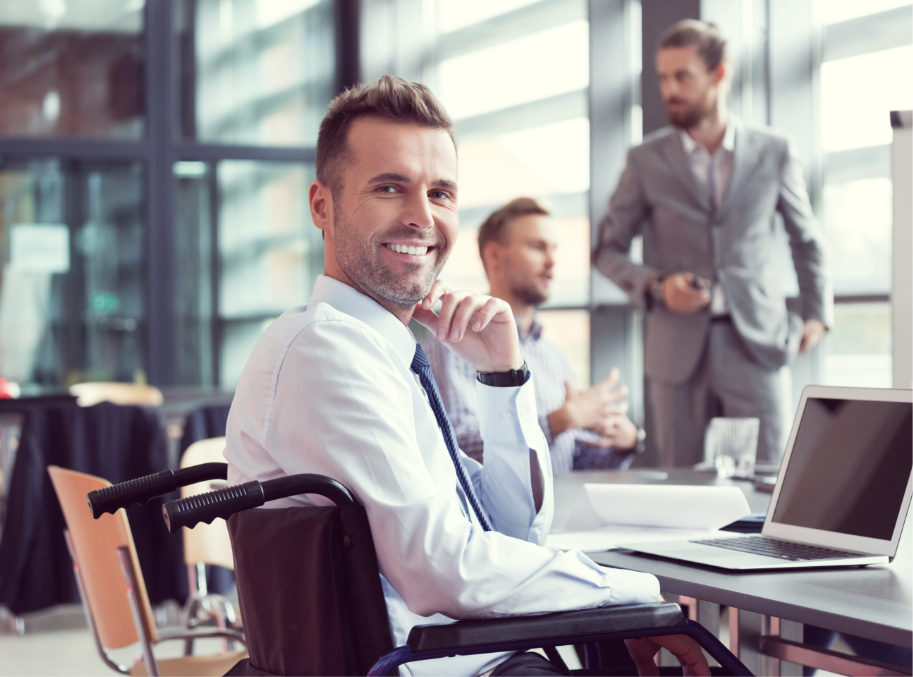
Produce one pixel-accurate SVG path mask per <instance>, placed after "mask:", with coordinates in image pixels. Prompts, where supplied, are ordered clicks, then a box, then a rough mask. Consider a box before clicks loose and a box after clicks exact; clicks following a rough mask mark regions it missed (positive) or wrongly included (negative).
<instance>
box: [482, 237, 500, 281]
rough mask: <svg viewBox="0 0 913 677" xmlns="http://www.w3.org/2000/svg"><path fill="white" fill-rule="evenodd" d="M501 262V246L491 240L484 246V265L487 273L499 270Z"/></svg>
mask: <svg viewBox="0 0 913 677" xmlns="http://www.w3.org/2000/svg"><path fill="white" fill-rule="evenodd" d="M500 261H501V245H499V244H498V243H497V242H495V241H494V240H489V241H488V242H486V243H485V244H484V245H483V246H482V265H483V266H484V267H485V271H486V272H488V273H490V272H491V271H492V270H493V269H494V268H497V266H498V264H499V263H500Z"/></svg>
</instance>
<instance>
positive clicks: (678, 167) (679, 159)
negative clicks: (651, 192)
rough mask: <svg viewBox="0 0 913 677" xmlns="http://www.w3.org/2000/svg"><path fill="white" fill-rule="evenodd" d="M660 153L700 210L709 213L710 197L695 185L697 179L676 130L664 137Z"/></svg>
mask: <svg viewBox="0 0 913 677" xmlns="http://www.w3.org/2000/svg"><path fill="white" fill-rule="evenodd" d="M662 152H663V154H664V155H665V156H666V159H667V160H668V161H669V164H670V165H672V169H673V172H672V173H673V174H674V175H675V176H676V177H677V178H678V179H679V181H681V182H682V183H683V184H684V185H685V187H686V188H688V192H689V193H691V195H692V196H693V197H694V200H695V201H696V202H697V204H698V205H700V206H701V208H702V209H704V210H706V211H710V196H709V195H705V194H704V191H702V190H701V188H700V186H699V185H698V183H697V177H696V176H695V175H694V172H693V171H691V163H690V162H689V161H688V156H687V155H685V147H684V146H683V145H682V140H681V138H680V137H679V135H678V130H676V129H673V131H672V133H671V134H669V135H668V136H667V137H666V139H665V143H663V146H662Z"/></svg>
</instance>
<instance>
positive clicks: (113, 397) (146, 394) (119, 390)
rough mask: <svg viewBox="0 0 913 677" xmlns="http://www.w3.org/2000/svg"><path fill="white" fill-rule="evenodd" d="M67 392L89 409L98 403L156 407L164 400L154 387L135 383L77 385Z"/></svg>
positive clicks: (101, 382)
mask: <svg viewBox="0 0 913 677" xmlns="http://www.w3.org/2000/svg"><path fill="white" fill-rule="evenodd" d="M69 391H70V394H71V395H73V396H74V397H75V398H76V403H77V404H78V405H79V406H80V407H91V406H94V405H96V404H99V403H100V402H111V403H112V404H136V405H140V406H148V407H158V406H159V405H161V404H162V402H163V401H164V399H165V398H164V396H163V395H162V391H161V390H159V389H158V388H156V387H155V386H150V385H140V384H137V383H115V382H104V381H99V382H95V383H77V384H76V385H72V386H70V388H69Z"/></svg>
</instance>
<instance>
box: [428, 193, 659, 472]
mask: <svg viewBox="0 0 913 677" xmlns="http://www.w3.org/2000/svg"><path fill="white" fill-rule="evenodd" d="M558 246H559V242H558V234H557V233H556V232H555V224H554V223H553V222H552V219H551V216H550V215H549V212H548V210H547V209H545V207H543V206H542V205H541V204H539V203H538V202H536V201H535V200H533V199H532V198H529V197H518V198H516V199H514V200H511V201H510V202H508V203H507V204H506V205H504V206H503V207H501V208H500V209H497V210H495V211H494V212H492V213H491V214H490V215H489V216H488V218H487V219H485V221H484V222H483V223H482V225H481V226H480V227H479V256H480V257H481V259H482V264H483V266H484V268H485V276H486V277H487V278H488V284H489V285H490V292H489V293H490V294H491V295H492V296H494V297H496V298H499V299H504V300H505V301H507V302H508V303H509V304H510V308H511V310H512V311H513V314H514V318H515V319H516V321H517V329H518V330H519V336H520V349H521V350H522V351H523V356H524V357H525V358H526V360H527V362H528V363H529V366H530V370H531V371H533V372H534V373H535V374H536V379H535V382H534V384H535V391H536V408H537V409H538V412H539V426H540V427H541V428H542V432H544V433H545V437H546V439H547V440H548V443H549V450H550V452H551V457H552V470H553V471H554V472H570V471H571V470H591V469H596V468H623V467H627V465H629V464H630V462H631V460H633V458H634V453H633V452H634V451H635V450H636V449H638V448H639V446H640V443H641V440H642V433H641V432H640V431H639V430H638V429H637V426H635V425H634V423H633V422H632V421H631V419H629V418H628V416H627V414H626V413H625V412H626V411H627V402H626V401H625V398H626V397H627V388H626V387H625V386H622V385H620V384H619V372H618V370H617V369H613V370H612V371H611V372H610V373H609V375H608V376H607V377H606V379H605V380H604V381H602V382H601V383H597V384H596V385H594V386H592V387H590V388H585V389H584V388H578V387H577V386H576V384H575V381H576V378H575V375H574V370H573V368H572V367H571V363H570V361H569V360H568V358H567V355H565V353H564V351H563V350H562V349H561V348H559V347H558V346H557V345H555V344H554V343H552V342H551V341H549V340H548V339H547V338H545V337H543V336H542V325H541V324H540V323H539V321H538V317H537V312H536V309H537V308H538V307H539V306H540V305H542V304H543V303H545V302H546V301H547V300H548V297H549V294H550V293H551V284H552V278H553V274H554V267H555V251H556V250H557V248H558ZM425 350H426V351H427V353H428V359H429V360H430V362H431V369H432V371H433V372H434V377H435V379H436V381H437V383H438V387H439V388H440V390H441V399H442V400H443V402H444V407H445V408H446V409H447V415H448V417H449V418H450V422H451V423H452V424H453V427H454V430H455V431H456V436H457V441H458V442H459V445H460V448H461V449H462V450H463V451H465V452H466V453H467V454H468V455H470V456H471V457H472V458H474V459H476V460H477V461H479V462H482V460H483V457H484V454H483V452H484V444H483V441H482V436H481V434H480V429H479V419H478V402H477V398H476V387H475V381H476V370H475V368H474V367H473V366H472V365H471V364H469V363H468V362H466V361H465V360H463V359H462V358H460V357H459V356H458V355H456V354H455V353H454V352H453V351H452V350H449V349H448V348H447V347H446V345H445V344H443V343H441V342H439V341H436V340H434V339H432V340H430V341H429V342H428V343H426V344H425Z"/></svg>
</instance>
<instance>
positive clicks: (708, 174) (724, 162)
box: [678, 113, 736, 315]
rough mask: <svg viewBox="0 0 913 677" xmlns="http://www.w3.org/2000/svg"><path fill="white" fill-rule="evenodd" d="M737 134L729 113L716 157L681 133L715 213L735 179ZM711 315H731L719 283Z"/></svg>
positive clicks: (734, 122)
mask: <svg viewBox="0 0 913 677" xmlns="http://www.w3.org/2000/svg"><path fill="white" fill-rule="evenodd" d="M735 130H736V120H735V118H734V116H733V115H732V114H731V113H730V114H729V119H728V120H727V123H726V132H725V133H724V134H723V143H722V144H721V145H720V147H719V148H717V149H716V151H715V152H714V153H713V155H711V154H710V151H708V150H707V149H706V148H705V147H704V146H702V145H700V144H699V143H698V142H697V141H695V140H694V139H692V138H691V136H690V135H689V134H688V132H686V131H685V130H684V129H679V130H678V133H679V136H681V138H682V145H683V146H684V147H685V155H687V156H688V163H689V164H690V165H691V171H692V173H693V174H694V177H695V178H696V179H697V183H698V185H699V186H700V188H701V190H702V191H703V192H704V193H705V194H707V195H709V196H710V199H711V202H712V204H713V208H714V210H718V209H719V208H720V205H722V204H723V197H724V196H725V195H726V188H727V187H728V186H729V179H730V178H731V177H732V167H733V163H734V162H735ZM710 314H711V315H728V314H729V308H728V306H727V305H726V297H725V295H724V294H723V287H722V285H720V284H719V283H714V285H713V289H712V296H711V299H710Z"/></svg>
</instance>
